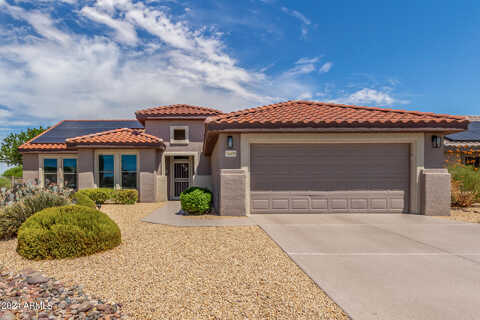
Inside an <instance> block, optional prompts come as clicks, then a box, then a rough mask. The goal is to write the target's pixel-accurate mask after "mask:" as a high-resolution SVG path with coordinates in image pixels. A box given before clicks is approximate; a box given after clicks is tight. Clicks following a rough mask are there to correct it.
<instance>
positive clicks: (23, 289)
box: [0, 266, 127, 320]
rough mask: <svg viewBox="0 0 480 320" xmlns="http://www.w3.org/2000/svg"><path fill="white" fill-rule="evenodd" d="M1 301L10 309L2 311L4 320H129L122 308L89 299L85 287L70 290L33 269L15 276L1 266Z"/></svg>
mask: <svg viewBox="0 0 480 320" xmlns="http://www.w3.org/2000/svg"><path fill="white" fill-rule="evenodd" d="M0 297H2V303H5V306H4V307H5V308H6V310H0V320H16V319H22V320H30V319H38V320H42V319H43V320H53V319H75V320H76V319H104V318H110V319H126V318H127V317H126V315H123V314H122V312H121V311H120V310H119V309H120V306H119V305H117V304H108V303H104V302H103V301H102V300H101V299H97V298H95V297H89V296H87V295H86V294H85V293H84V292H83V291H82V287H81V286H73V287H70V288H66V287H65V285H64V284H62V283H61V282H60V281H56V280H55V279H53V278H49V277H46V276H45V275H43V274H41V273H40V272H36V271H35V270H32V269H24V270H22V271H20V273H18V274H15V273H13V272H6V270H3V268H2V267H1V266H0ZM2 306H3V305H2ZM114 310H115V311H116V312H115V311H114ZM114 312H115V313H114Z"/></svg>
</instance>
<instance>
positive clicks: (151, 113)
mask: <svg viewBox="0 0 480 320" xmlns="http://www.w3.org/2000/svg"><path fill="white" fill-rule="evenodd" d="M219 114H222V111H220V110H216V109H212V108H206V107H198V106H191V105H188V104H173V105H168V106H159V107H154V108H149V109H143V110H138V111H137V112H135V115H136V116H137V119H139V120H145V119H150V118H155V119H159V118H168V119H172V118H197V119H198V118H200V119H204V118H207V117H209V116H214V115H219Z"/></svg>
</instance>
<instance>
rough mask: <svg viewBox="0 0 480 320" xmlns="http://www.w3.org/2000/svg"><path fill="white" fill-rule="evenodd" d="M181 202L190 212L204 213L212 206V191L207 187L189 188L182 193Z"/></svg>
mask: <svg viewBox="0 0 480 320" xmlns="http://www.w3.org/2000/svg"><path fill="white" fill-rule="evenodd" d="M180 203H181V204H182V209H183V210H184V211H186V212H187V213H188V214H193V215H200V214H204V213H206V212H208V211H210V209H211V208H212V193H211V192H210V191H209V190H207V189H202V188H196V187H193V188H188V189H187V190H185V191H184V192H182V193H181V194H180Z"/></svg>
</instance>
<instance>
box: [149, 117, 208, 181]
mask: <svg viewBox="0 0 480 320" xmlns="http://www.w3.org/2000/svg"><path fill="white" fill-rule="evenodd" d="M172 126H188V128H189V129H188V140H189V143H188V144H186V145H182V144H171V143H170V139H171V137H170V127H172ZM145 132H146V133H148V134H151V135H154V136H156V137H159V138H161V139H163V141H164V143H165V145H166V149H165V152H197V154H198V157H199V161H198V165H197V167H196V168H194V170H195V174H196V175H210V174H211V171H210V164H209V158H208V157H205V156H204V155H203V153H202V150H203V135H204V121H203V120H145Z"/></svg>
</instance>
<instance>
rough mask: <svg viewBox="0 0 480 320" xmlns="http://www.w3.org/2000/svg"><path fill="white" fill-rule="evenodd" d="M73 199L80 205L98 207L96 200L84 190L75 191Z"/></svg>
mask: <svg viewBox="0 0 480 320" xmlns="http://www.w3.org/2000/svg"><path fill="white" fill-rule="evenodd" d="M72 199H73V202H74V203H75V204H77V205H79V206H84V207H89V208H96V207H97V206H96V204H95V202H94V201H93V200H92V199H90V198H89V197H88V196H87V195H86V194H84V193H82V192H75V194H74V195H73V197H72Z"/></svg>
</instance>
